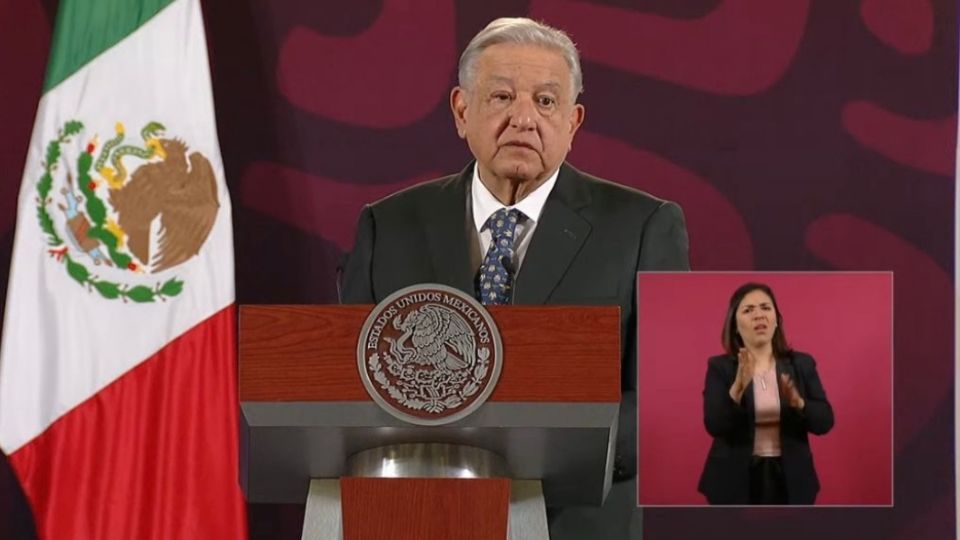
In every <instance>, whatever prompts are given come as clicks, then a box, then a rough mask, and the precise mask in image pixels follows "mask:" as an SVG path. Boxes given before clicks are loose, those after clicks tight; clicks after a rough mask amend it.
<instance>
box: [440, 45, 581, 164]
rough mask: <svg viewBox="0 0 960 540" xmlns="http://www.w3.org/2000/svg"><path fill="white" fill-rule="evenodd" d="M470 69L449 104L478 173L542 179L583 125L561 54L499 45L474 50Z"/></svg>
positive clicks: (568, 71) (568, 73) (547, 49)
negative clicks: (466, 81) (468, 79)
mask: <svg viewBox="0 0 960 540" xmlns="http://www.w3.org/2000/svg"><path fill="white" fill-rule="evenodd" d="M474 67H475V69H474V72H473V79H472V81H471V83H470V84H471V87H470V88H460V87H457V88H454V89H453V92H452V93H451V95H450V102H451V106H452V108H453V113H454V119H455V120H456V124H457V133H459V134H460V137H461V138H464V139H466V140H467V145H469V146H470V151H471V152H472V153H473V155H474V157H476V158H477V164H478V165H479V167H480V176H481V178H484V179H485V180H487V179H489V180H491V181H492V180H495V178H491V176H493V177H496V179H501V180H503V179H508V180H511V181H513V182H537V181H540V180H543V179H545V178H546V177H547V176H548V175H549V174H551V173H553V171H554V170H556V168H557V167H559V166H560V163H561V162H563V160H564V158H566V156H567V152H569V151H570V145H571V144H572V143H573V136H574V134H575V133H576V132H577V128H578V127H580V124H581V123H582V122H583V114H584V109H583V106H582V105H577V104H575V103H574V97H575V96H574V89H573V87H572V83H573V81H572V77H571V75H570V68H569V67H568V66H567V63H566V61H565V60H564V59H563V55H562V54H561V53H560V52H559V51H556V50H554V49H549V48H544V47H540V46H537V45H525V44H519V43H500V44H497V45H493V46H490V47H488V48H486V49H485V50H484V51H483V52H482V53H480V55H479V56H478V57H477V59H476V63H475V66H474Z"/></svg>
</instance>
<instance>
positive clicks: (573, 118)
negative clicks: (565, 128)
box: [570, 103, 587, 137]
mask: <svg viewBox="0 0 960 540" xmlns="http://www.w3.org/2000/svg"><path fill="white" fill-rule="evenodd" d="M586 114H587V109H586V108H585V107H584V106H583V105H581V104H579V103H577V104H575V105H574V106H573V114H571V115H570V137H573V136H574V135H576V134H577V130H578V129H580V126H581V125H583V119H584V118H585V117H586Z"/></svg>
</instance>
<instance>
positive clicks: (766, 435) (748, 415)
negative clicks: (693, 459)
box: [699, 283, 833, 504]
mask: <svg viewBox="0 0 960 540" xmlns="http://www.w3.org/2000/svg"><path fill="white" fill-rule="evenodd" d="M723 348H724V349H725V350H726V352H727V354H725V355H722V356H714V357H713V358H710V360H709V361H708V365H707V378H706V383H705V386H704V390H703V423H704V424H705V425H706V428H707V432H708V433H710V435H712V436H713V445H712V446H711V447H710V453H709V454H708V455H707V462H706V464H705V465H704V467H703V474H701V476H700V485H699V491H700V492H701V493H703V494H704V495H706V497H707V500H708V501H709V502H710V504H813V502H814V500H815V499H816V496H817V492H818V491H819V490H820V482H819V481H818V480H817V473H816V471H815V470H814V466H813V455H812V454H811V453H810V444H809V442H808V441H807V433H813V434H815V435H822V434H824V433H826V432H828V431H830V428H832V427H833V409H832V408H831V407H830V402H828V401H827V395H826V392H824V390H823V385H822V384H821V383H820V377H819V376H818V375H817V368H816V363H815V362H814V360H813V358H812V357H811V356H810V355H808V354H805V353H801V352H797V351H793V350H791V349H790V348H789V347H788V346H787V340H786V337H785V335H784V331H783V317H782V315H781V313H780V309H779V308H778V307H777V301H776V299H775V298H774V296H773V291H772V290H770V287H768V286H766V285H764V284H761V283H747V284H745V285H743V286H741V287H740V288H738V289H737V290H736V291H735V292H734V293H733V296H732V297H731V298H730V305H729V307H728V309H727V317H726V320H725V322H724V325H723Z"/></svg>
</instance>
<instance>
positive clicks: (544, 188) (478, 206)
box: [470, 165, 560, 271]
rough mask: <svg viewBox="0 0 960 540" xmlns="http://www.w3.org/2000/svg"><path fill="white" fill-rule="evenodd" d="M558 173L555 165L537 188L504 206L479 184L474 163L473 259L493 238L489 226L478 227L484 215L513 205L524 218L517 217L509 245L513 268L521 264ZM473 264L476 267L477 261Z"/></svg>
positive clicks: (481, 223)
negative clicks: (514, 230) (512, 253)
mask: <svg viewBox="0 0 960 540" xmlns="http://www.w3.org/2000/svg"><path fill="white" fill-rule="evenodd" d="M559 173H560V169H557V170H556V171H554V172H553V174H552V175H550V178H547V180H546V181H545V182H544V183H542V184H540V186H539V187H538V188H537V189H535V190H533V192H532V193H530V194H529V195H527V196H526V197H524V198H523V200H521V201H520V202H518V203H517V204H515V205H513V206H506V205H504V204H503V203H501V202H500V201H499V200H497V198H496V197H494V196H493V193H490V190H489V189H487V186H485V185H483V182H481V181H480V172H479V167H477V166H476V165H474V167H473V182H472V183H471V187H470V199H471V201H472V206H473V223H474V225H475V227H476V229H475V230H476V232H477V239H478V240H479V241H478V242H477V244H476V245H477V246H479V250H480V252H479V253H474V256H475V257H476V260H478V261H483V258H484V256H486V254H487V250H488V249H490V243H491V242H492V241H493V235H492V234H491V233H490V231H489V229H488V230H481V229H482V228H483V224H484V223H486V222H487V219H489V218H490V216H491V215H493V213H494V212H496V211H497V210H500V209H501V208H516V209H517V210H519V211H520V212H521V213H522V214H523V215H524V216H525V218H523V219H521V220H520V223H518V224H517V230H516V233H515V234H516V236H515V238H516V240H515V242H514V245H513V252H514V254H515V255H516V259H517V260H515V261H513V263H514V264H515V265H516V268H517V270H518V271H519V270H520V265H521V264H523V258H524V256H525V255H526V254H527V248H528V247H529V246H530V239H531V238H533V230H534V229H536V228H537V222H538V221H539V220H540V214H542V213H543V205H544V204H546V202H547V197H548V196H549V195H550V192H551V191H553V186H554V185H555V184H556V183H557V175H558V174H559ZM477 266H478V267H479V263H478V264H477Z"/></svg>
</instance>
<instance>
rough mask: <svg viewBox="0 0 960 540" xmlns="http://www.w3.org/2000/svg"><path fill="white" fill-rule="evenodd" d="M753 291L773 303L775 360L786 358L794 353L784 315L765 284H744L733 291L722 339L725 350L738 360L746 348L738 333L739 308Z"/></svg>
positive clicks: (775, 298)
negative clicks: (768, 298)
mask: <svg viewBox="0 0 960 540" xmlns="http://www.w3.org/2000/svg"><path fill="white" fill-rule="evenodd" d="M753 291H762V292H763V293H764V294H766V295H767V296H769V297H770V301H772V302H773V311H774V312H775V313H776V314H777V328H776V330H774V332H773V340H772V345H773V356H774V358H786V357H787V356H789V355H790V353H791V352H793V351H792V349H790V346H789V345H787V335H786V334H785V333H784V329H783V314H782V313H781V312H780V306H778V305H777V297H776V296H774V295H773V290H772V289H770V286H769V285H766V284H764V283H744V284H743V285H741V286H740V287H738V288H737V290H735V291H733V295H732V296H731V297H730V305H729V306H727V318H726V319H725V320H724V321H723V334H722V335H721V337H720V340H721V342H722V343H723V350H724V351H726V352H727V354H729V355H730V356H733V357H734V358H736V357H737V355H738V354H739V352H740V348H741V347H743V346H744V345H743V339H742V338H741V337H740V332H738V331H737V308H738V307H740V302H742V301H743V297H745V296H746V295H748V294H750V293H752V292H753Z"/></svg>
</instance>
